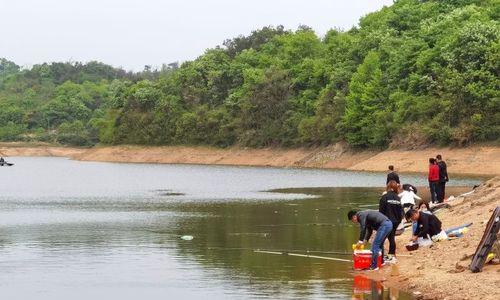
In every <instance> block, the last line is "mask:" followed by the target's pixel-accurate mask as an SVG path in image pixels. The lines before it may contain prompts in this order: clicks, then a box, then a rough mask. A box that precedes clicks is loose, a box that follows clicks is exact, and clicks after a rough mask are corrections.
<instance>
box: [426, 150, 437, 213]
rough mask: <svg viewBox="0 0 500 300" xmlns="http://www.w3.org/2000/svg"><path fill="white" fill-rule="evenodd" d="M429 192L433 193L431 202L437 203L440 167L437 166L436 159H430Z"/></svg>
mask: <svg viewBox="0 0 500 300" xmlns="http://www.w3.org/2000/svg"><path fill="white" fill-rule="evenodd" d="M428 179H429V190H430V192H431V201H432V203H436V201H437V195H436V189H437V185H438V183H439V166H438V165H437V164H436V159H434V158H432V157H431V158H429V176H428Z"/></svg>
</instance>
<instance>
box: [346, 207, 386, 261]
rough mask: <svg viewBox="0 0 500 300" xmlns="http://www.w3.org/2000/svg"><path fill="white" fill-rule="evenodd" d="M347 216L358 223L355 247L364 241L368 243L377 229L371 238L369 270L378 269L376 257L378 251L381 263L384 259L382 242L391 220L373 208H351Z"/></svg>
mask: <svg viewBox="0 0 500 300" xmlns="http://www.w3.org/2000/svg"><path fill="white" fill-rule="evenodd" d="M347 218H348V219H349V221H352V222H353V223H359V225H360V232H359V241H358V243H357V245H356V246H357V248H358V249H359V247H361V245H363V244H364V243H368V240H369V239H370V237H371V235H372V233H373V230H376V231H377V234H376V235H375V239H374V240H373V243H372V247H371V251H372V261H371V264H370V270H378V267H377V259H378V256H379V252H382V263H383V260H384V242H385V239H386V238H387V236H388V235H389V233H391V231H392V222H391V220H389V218H387V217H386V216H385V215H384V214H382V213H380V212H378V211H375V210H364V211H359V212H358V211H355V210H351V211H349V212H348V213H347Z"/></svg>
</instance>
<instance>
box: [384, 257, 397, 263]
mask: <svg viewBox="0 0 500 300" xmlns="http://www.w3.org/2000/svg"><path fill="white" fill-rule="evenodd" d="M386 262H387V263H388V264H395V263H397V262H398V259H397V258H396V256H391V257H389V259H388V260H386Z"/></svg>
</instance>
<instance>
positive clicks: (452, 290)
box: [0, 143, 500, 300]
mask: <svg viewBox="0 0 500 300" xmlns="http://www.w3.org/2000/svg"><path fill="white" fill-rule="evenodd" d="M431 153H433V154H431ZM438 153H440V154H442V155H443V156H444V158H445V160H446V161H447V162H448V172H449V173H450V174H452V176H453V174H455V175H454V176H456V177H459V176H465V175H472V176H482V177H484V178H486V177H489V178H491V177H493V178H492V179H489V180H487V181H486V180H484V182H483V183H482V184H481V185H480V187H478V188H477V189H476V190H475V191H474V193H472V194H468V195H466V196H459V197H457V198H455V200H453V201H450V202H449V204H450V205H451V208H449V209H443V210H441V211H440V212H439V213H438V214H437V216H438V218H439V219H440V220H441V221H442V223H443V228H444V229H446V228H450V227H454V226H458V225H462V224H464V223H469V222H472V223H473V225H472V226H471V227H470V230H469V232H468V233H467V234H465V235H464V236H463V237H462V238H459V239H453V240H450V241H445V242H440V243H436V244H434V245H433V247H428V248H420V249H418V250H417V251H413V252H408V251H407V250H406V249H405V247H404V245H405V244H406V242H407V241H408V240H409V238H410V233H409V231H408V230H407V231H406V232H405V233H404V234H403V235H401V236H399V237H398V238H397V243H398V248H397V254H400V255H401V256H400V257H398V263H397V264H396V265H393V266H390V265H389V266H386V267H384V268H382V269H381V270H380V271H377V272H353V273H354V274H353V275H362V276H366V277H367V278H369V279H372V280H375V281H380V282H381V283H382V284H383V285H384V286H386V287H388V288H391V289H396V290H400V291H404V292H407V293H409V294H410V295H413V296H414V297H415V298H416V299H492V300H493V299H496V295H497V294H498V293H500V265H488V266H485V268H484V270H483V272H481V273H471V272H470V271H469V270H468V264H469V263H470V260H471V259H470V256H471V254H473V253H474V251H475V249H476V247H477V245H478V244H479V241H480V239H481V237H482V235H483V232H484V229H485V226H486V223H487V222H488V219H489V218H490V216H491V213H492V211H493V209H494V208H495V207H496V206H499V205H500V176H499V175H498V174H500V148H499V147H493V146H474V147H469V148H460V149H450V148H427V149H421V150H386V151H379V152H376V151H361V152H354V151H352V150H347V149H346V148H343V147H342V146H341V145H334V146H330V147H324V148H314V149H305V148H300V149H288V150H285V149H273V148H266V149H245V148H236V147H234V148H229V149H217V148H209V147H183V146H169V147H140V146H113V147H94V148H71V147H58V146H53V145H44V144H40V145H30V144H16V143H7V144H6V143H0V155H4V156H53V157H67V158H70V159H75V160H81V161H100V162H133V163H167V164H168V163H170V164H179V163H187V164H205V165H207V164H213V165H239V166H267V167H294V168H324V169H343V170H351V171H370V172H383V171H385V170H386V168H387V165H388V164H391V161H393V163H392V164H394V165H395V166H396V169H397V171H398V172H406V173H420V174H422V173H426V172H427V157H429V156H431V155H435V154H438ZM471 166H474V168H472V169H471ZM484 170H486V171H487V173H484ZM495 172H496V173H495ZM495 175H496V177H495ZM452 179H453V178H452ZM423 194H424V195H423V196H424V198H425V197H426V196H428V195H427V193H425V192H424V193H423ZM499 256H500V253H499Z"/></svg>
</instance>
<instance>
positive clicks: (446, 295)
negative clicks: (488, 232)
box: [360, 177, 500, 300]
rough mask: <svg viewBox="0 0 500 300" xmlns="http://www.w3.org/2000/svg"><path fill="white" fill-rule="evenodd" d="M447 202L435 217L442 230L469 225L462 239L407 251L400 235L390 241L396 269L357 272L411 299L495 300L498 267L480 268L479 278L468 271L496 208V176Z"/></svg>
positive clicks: (499, 195)
mask: <svg viewBox="0 0 500 300" xmlns="http://www.w3.org/2000/svg"><path fill="white" fill-rule="evenodd" d="M448 203H449V204H450V205H451V208H450V209H444V210H441V211H439V212H438V213H437V214H436V215H437V216H438V218H439V219H440V220H441V221H442V223H443V228H444V229H446V228H451V227H454V226H459V225H463V224H466V223H471V222H472V223H473V224H472V226H471V227H470V230H469V231H468V232H467V233H466V234H465V235H464V236H463V237H461V238H457V239H453V240H449V241H443V242H439V243H434V244H433V245H432V247H424V248H422V247H421V248H419V249H418V250H416V251H412V252H409V251H407V250H406V249H405V247H404V245H405V244H406V243H407V242H408V240H409V239H410V235H411V234H410V231H409V230H406V232H405V233H404V234H403V235H401V236H399V237H398V238H397V240H396V241H397V243H398V248H397V252H396V254H399V255H400V256H399V257H398V263H397V264H395V265H389V266H385V267H383V268H382V269H380V270H379V271H372V272H360V273H363V275H365V276H367V277H368V278H371V279H375V280H379V281H383V284H384V285H385V286H387V287H391V288H397V289H400V290H403V291H406V292H408V293H410V294H413V295H414V296H415V298H416V299H491V300H493V299H498V295H499V294H500V265H490V264H488V265H485V267H484V268H483V271H482V272H480V273H472V272H471V271H469V269H468V267H469V264H470V263H471V260H472V255H473V254H474V253H475V251H476V248H477V246H478V245H479V242H480V241H481V238H482V236H483V233H484V230H485V228H486V224H487V223H488V220H489V218H490V216H491V214H492V212H493V210H494V209H495V207H497V206H499V205H500V177H495V178H493V179H490V180H488V181H486V182H485V183H483V184H482V185H481V186H480V187H479V188H477V189H476V190H475V191H474V192H473V193H472V194H470V195H467V196H463V197H458V198H456V199H455V200H452V201H449V202H448ZM497 245H498V240H497ZM387 246H388V245H386V247H387ZM494 251H495V250H494ZM496 252H498V250H496ZM498 255H500V254H499V253H497V257H498Z"/></svg>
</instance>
